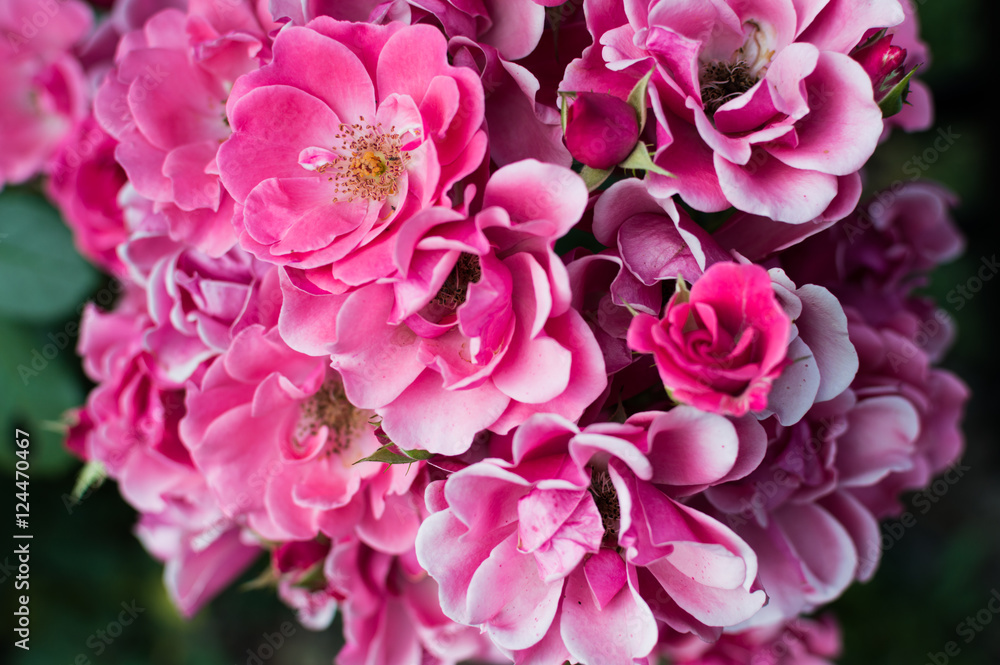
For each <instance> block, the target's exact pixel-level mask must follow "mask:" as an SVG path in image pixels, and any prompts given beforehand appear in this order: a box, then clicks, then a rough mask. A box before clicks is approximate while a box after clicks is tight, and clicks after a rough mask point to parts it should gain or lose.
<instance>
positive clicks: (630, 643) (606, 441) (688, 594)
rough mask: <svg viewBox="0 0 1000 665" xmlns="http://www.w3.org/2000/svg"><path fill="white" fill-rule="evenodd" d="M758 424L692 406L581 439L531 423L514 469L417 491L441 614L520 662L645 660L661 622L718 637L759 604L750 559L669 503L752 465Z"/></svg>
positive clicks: (715, 528)
mask: <svg viewBox="0 0 1000 665" xmlns="http://www.w3.org/2000/svg"><path fill="white" fill-rule="evenodd" d="M755 426H756V423H755V422H753V421H752V419H750V420H748V421H747V422H746V423H740V424H737V423H734V422H732V421H729V420H728V419H726V418H723V417H721V416H718V415H714V414H707V413H703V412H699V411H697V410H696V409H693V408H690V407H678V408H677V409H675V410H672V411H670V412H667V413H656V412H650V413H644V414H638V415H637V416H635V417H633V418H632V419H629V420H628V421H626V422H625V423H598V424H594V425H591V426H589V427H587V428H584V429H582V430H581V429H580V428H578V427H576V426H575V425H573V424H572V423H569V422H568V421H566V420H564V419H562V418H559V417H557V416H551V415H537V416H534V417H533V418H531V419H530V420H528V421H527V422H525V423H524V424H523V425H522V426H521V427H519V428H518V429H517V430H516V432H515V433H514V435H513V441H512V461H507V460H503V459H494V458H489V459H485V460H483V461H481V462H478V463H476V464H473V465H471V466H469V467H466V468H464V469H461V470H459V471H457V472H455V473H452V474H451V475H450V476H448V478H447V479H446V480H444V481H440V482H436V483H432V484H431V485H429V486H428V489H427V493H426V495H425V500H426V502H427V506H428V508H429V509H431V510H432V511H435V512H434V513H433V514H432V515H431V516H430V517H428V518H427V519H426V520H425V521H424V523H423V524H422V525H421V527H420V531H419V533H418V535H417V558H418V560H419V561H420V563H421V565H422V566H423V567H424V568H426V569H427V571H428V573H429V574H430V575H431V577H433V578H434V579H435V580H436V581H437V582H438V584H439V585H440V600H441V608H442V609H443V610H444V613H445V614H446V615H448V616H449V617H451V618H452V619H454V620H456V621H458V622H460V623H464V624H467V625H473V626H479V627H481V628H482V630H483V631H484V632H485V633H486V634H487V635H489V637H490V638H491V639H492V640H493V642H494V643H495V644H496V645H497V646H498V647H500V648H501V649H502V650H503V651H504V652H505V653H507V654H509V655H510V656H511V657H512V658H514V659H515V661H517V662H521V661H522V660H525V661H533V659H536V658H537V659H539V661H540V662H562V661H564V660H569V661H570V662H576V663H599V662H621V663H628V662H632V661H633V659H643V658H645V657H647V656H648V655H650V652H651V651H652V650H653V648H654V647H655V645H656V642H657V639H658V634H659V630H660V625H661V622H666V623H667V624H668V625H669V626H671V627H672V628H674V629H676V630H678V631H681V632H687V631H690V632H693V633H696V634H697V635H699V636H700V637H702V638H703V639H706V640H709V639H717V638H718V637H719V635H720V634H721V631H722V628H723V627H726V626H732V625H735V624H737V623H740V622H741V621H745V620H747V619H749V618H750V617H751V616H752V615H754V613H756V612H757V611H758V610H759V609H760V607H761V605H762V604H763V602H764V595H763V593H761V592H760V591H758V590H753V584H754V579H755V577H756V558H755V555H754V552H753V551H752V550H751V549H750V548H749V547H747V546H746V544H745V543H743V542H742V541H741V540H740V539H739V538H738V537H737V536H736V535H735V534H734V533H732V532H731V531H730V530H729V529H727V528H726V527H724V526H723V525H722V524H720V523H718V522H716V521H715V520H713V519H711V518H709V517H708V516H706V515H705V514H703V513H702V512H700V511H698V510H696V509H694V508H691V507H689V506H687V505H685V504H683V503H681V502H679V501H677V500H676V499H674V498H672V497H671V495H676V494H683V493H684V492H685V490H684V489H682V488H687V489H688V490H696V489H697V488H698V487H700V486H704V485H705V484H712V483H715V482H719V481H721V480H724V479H726V478H729V477H734V476H739V475H741V474H742V473H745V472H746V471H747V470H749V469H750V468H752V467H753V465H754V464H756V462H757V461H758V460H759V454H760V453H761V452H762V444H763V437H758V436H756V434H758V433H757V432H754V427H755ZM758 427H759V426H758ZM598 625H599V626H601V627H602V630H601V631H595V630H594V626H598ZM543 658H544V660H541V659H543Z"/></svg>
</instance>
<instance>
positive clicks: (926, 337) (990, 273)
mask: <svg viewBox="0 0 1000 665" xmlns="http://www.w3.org/2000/svg"><path fill="white" fill-rule="evenodd" d="M998 272H1000V261H997V256H996V254H993V255H992V256H982V257H980V260H979V267H978V269H977V270H976V271H975V274H973V275H972V276H971V277H969V278H968V279H966V280H964V281H962V282H959V283H958V284H956V285H955V286H954V287H952V288H951V290H949V291H948V295H947V296H945V301H946V302H947V303H948V304H949V305H951V307H952V309H953V310H954V311H956V312H958V311H961V310H962V308H964V307H965V306H966V305H967V304H968V303H969V301H971V300H972V299H973V298H975V297H976V295H977V294H978V293H979V292H980V291H982V290H983V287H984V286H985V285H986V284H987V283H988V282H990V281H991V280H992V279H993V278H994V277H995V276H996V274H997V273H998ZM951 327H952V317H951V315H950V314H949V313H948V312H946V311H945V310H943V309H938V310H935V311H934V312H933V313H932V314H931V315H930V316H929V317H927V318H925V319H923V320H922V321H920V322H919V323H918V324H917V329H916V331H915V332H914V333H913V337H912V338H910V339H908V340H907V341H906V344H904V345H903V346H902V348H901V349H900V350H898V351H897V350H893V351H890V352H889V353H888V354H887V355H886V360H887V361H888V362H889V366H890V367H891V368H892V370H893V371H896V370H898V369H899V367H900V366H902V365H904V364H906V363H908V362H910V361H911V360H913V359H914V358H916V357H918V355H920V352H921V351H922V350H924V349H926V348H928V347H930V346H931V344H932V343H933V342H934V340H935V339H936V338H937V335H938V334H939V333H941V332H943V331H944V330H945V329H948V328H951Z"/></svg>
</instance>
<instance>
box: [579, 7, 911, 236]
mask: <svg viewBox="0 0 1000 665" xmlns="http://www.w3.org/2000/svg"><path fill="white" fill-rule="evenodd" d="M903 17H904V14H903V9H902V7H901V6H900V5H899V3H898V2H897V1H896V0H885V1H884V2H878V3H869V2H862V1H860V0H853V1H848V2H819V3H811V4H801V3H794V2H792V1H791V0H781V1H778V2H749V3H737V2H730V1H728V0H726V1H724V2H712V3H696V4H691V3H687V2H683V1H682V0H641V1H640V2H635V3H630V4H629V5H628V9H627V10H626V9H624V8H623V7H622V6H621V4H620V3H617V2H612V1H611V0H595V1H594V2H591V3H588V13H587V22H588V27H589V28H590V32H591V34H592V35H593V39H594V43H593V45H592V46H590V47H589V48H588V49H587V51H585V52H584V55H583V57H582V58H581V59H579V60H577V61H574V62H573V63H572V64H571V65H570V66H569V68H568V69H567V72H566V77H565V78H564V81H563V88H564V89H568V90H595V91H601V92H608V93H611V94H615V95H618V96H621V97H624V96H625V95H627V94H628V92H629V90H631V88H632V87H633V85H634V84H635V83H636V81H638V80H639V79H640V78H641V77H642V76H643V75H645V74H646V73H647V72H649V71H650V70H653V72H654V75H653V79H652V82H651V87H650V91H649V95H650V102H651V105H652V108H653V112H654V117H655V120H656V156H655V161H656V164H658V165H659V166H661V167H663V168H665V169H666V170H668V171H670V172H672V173H673V174H675V175H676V176H677V177H676V178H668V177H666V176H662V175H657V174H651V175H650V176H649V178H650V187H651V188H652V189H653V191H654V193H656V194H657V195H658V196H669V195H670V194H673V193H679V194H680V195H681V197H682V198H683V199H684V200H685V201H686V202H687V203H688V204H690V205H691V206H692V207H694V208H696V209H698V210H704V211H718V210H723V209H725V208H728V207H730V206H733V207H735V208H737V209H738V210H741V211H744V212H747V213H751V214H755V215H762V216H765V217H769V218H771V219H774V220H778V221H780V222H784V223H788V224H803V223H806V222H809V221H811V220H813V219H816V218H821V217H823V216H824V214H825V211H827V210H828V209H829V208H830V207H831V206H833V205H835V202H836V199H837V198H838V192H839V190H840V189H841V188H842V187H849V188H850V189H851V191H852V192H854V193H855V195H857V194H859V193H860V191H859V190H857V188H856V187H854V186H853V183H854V182H855V181H856V177H857V176H856V175H855V173H856V172H857V171H858V169H860V168H861V166H862V165H863V164H864V163H865V161H867V159H868V158H869V157H870V156H871V154H872V152H873V151H874V149H875V146H876V144H877V143H878V139H879V136H880V134H881V133H882V128H883V121H882V112H881V110H880V109H879V107H878V105H877V104H876V103H875V100H874V98H873V91H872V83H871V80H870V79H869V77H868V75H867V74H866V73H865V70H864V69H863V68H862V66H861V65H860V64H858V62H856V61H855V60H853V59H851V58H850V57H849V56H848V55H847V54H848V52H849V51H850V50H851V49H852V48H854V46H856V45H857V44H858V42H859V41H860V40H861V38H862V37H863V36H864V35H865V33H866V32H867V31H868V30H869V29H870V28H879V27H889V26H893V25H896V24H898V23H900V22H901V21H902V20H903ZM854 203H856V199H855V201H853V202H851V203H850V204H849V205H850V206H852V205H853V204H854ZM837 205H838V207H839V208H841V209H843V208H844V206H840V205H839V204H837ZM847 210H849V207H848V208H847ZM847 210H844V214H846V212H847ZM827 216H829V215H827Z"/></svg>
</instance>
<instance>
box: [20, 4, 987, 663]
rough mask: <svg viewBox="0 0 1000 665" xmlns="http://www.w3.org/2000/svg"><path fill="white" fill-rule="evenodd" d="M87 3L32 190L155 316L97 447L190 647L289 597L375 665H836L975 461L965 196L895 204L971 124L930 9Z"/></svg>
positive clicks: (113, 346) (100, 343)
mask: <svg viewBox="0 0 1000 665" xmlns="http://www.w3.org/2000/svg"><path fill="white" fill-rule="evenodd" d="M32 7H33V6H32V5H31V4H30V3H29V2H28V1H27V0H12V1H10V2H6V3H4V4H3V6H2V8H0V27H3V28H4V34H7V33H8V32H9V30H13V31H15V32H11V33H10V34H19V33H17V32H16V30H19V29H20V27H19V26H21V25H22V19H23V18H24V17H25V16H30V13H31V12H32V11H34V10H33V9H32ZM60 7H61V11H60V13H59V14H58V16H57V17H56V18H55V19H53V23H52V25H51V26H50V29H48V30H46V31H45V32H44V38H43V37H41V36H39V37H36V38H33V39H19V40H13V41H11V40H7V39H6V38H5V39H4V40H3V43H2V44H0V84H2V85H0V125H3V126H4V127H5V128H9V127H12V126H13V127H16V128H17V131H16V132H13V133H9V132H6V131H5V133H4V136H3V138H0V188H3V187H4V186H14V185H18V184H19V183H23V182H25V181H27V180H28V179H30V178H32V177H34V176H36V175H40V176H41V177H43V178H45V184H44V191H45V192H46V193H47V194H48V196H49V197H50V199H51V200H52V202H53V203H54V204H55V205H56V206H57V207H58V209H59V210H60V212H61V213H62V215H63V217H64V218H65V220H66V223H67V225H68V226H69V227H70V229H71V230H72V233H73V237H74V241H75V243H76V246H77V247H78V249H79V251H80V252H81V253H82V254H84V255H85V256H86V257H87V258H88V259H90V260H91V261H92V262H94V263H95V264H96V265H97V266H98V267H100V268H101V269H102V270H104V271H105V272H108V273H111V274H113V275H114V276H115V279H116V282H115V283H116V284H117V286H119V287H120V289H118V292H119V296H118V297H117V300H116V301H115V302H114V303H113V304H111V305H109V306H108V307H104V308H98V307H96V306H94V305H91V306H88V307H87V309H86V310H85V311H84V312H83V318H82V323H81V328H80V330H81V334H80V337H79V343H78V347H77V350H78V352H79V354H80V356H81V357H82V358H83V367H84V371H85V372H86V374H87V376H88V377H89V378H90V379H91V380H92V381H94V382H95V383H96V387H94V388H93V390H92V391H91V393H90V395H89V397H88V398H87V400H86V403H85V404H84V405H83V406H82V407H81V408H79V409H78V410H76V411H75V412H74V414H73V415H74V419H73V422H74V425H73V426H72V427H71V428H70V430H69V435H68V446H69V448H70V449H71V450H72V451H73V452H74V453H75V454H76V455H78V456H79V457H81V458H82V459H84V460H86V461H87V462H89V463H90V464H91V465H92V466H94V467H99V468H100V469H101V470H102V471H103V472H104V473H105V474H106V475H107V476H109V477H110V478H112V479H114V480H115V481H116V482H117V483H118V487H119V489H120V491H121V494H122V496H123V497H124V498H125V499H126V501H128V502H129V503H130V504H131V505H133V506H134V507H135V508H136V510H137V511H138V512H139V513H140V517H139V520H138V526H137V529H136V533H137V534H138V536H139V538H140V539H141V541H142V543H143V544H144V545H145V547H146V548H147V549H148V550H149V552H150V553H151V554H152V555H153V556H154V557H156V558H157V559H160V560H162V561H163V562H164V563H165V583H166V585H167V588H168V590H169V593H170V598H171V599H172V600H173V601H174V603H175V604H176V606H177V608H178V610H179V611H180V612H181V613H182V614H183V615H185V616H191V615H193V614H194V613H196V612H197V611H198V610H199V608H200V607H202V606H203V605H204V604H205V603H208V602H210V601H211V599H212V598H213V597H214V596H215V595H217V594H218V593H219V592H221V591H222V590H223V589H224V588H226V587H227V586H229V585H230V584H231V583H232V582H233V581H234V580H236V579H237V578H238V577H239V576H240V575H241V574H243V573H244V572H245V571H247V570H254V571H257V572H262V573H263V575H264V576H265V577H266V579H268V580H269V581H270V582H273V586H274V587H275V589H276V590H277V593H278V595H279V596H280V598H281V600H282V601H283V602H285V603H287V604H288V605H289V606H291V607H292V608H293V609H294V610H295V612H296V615H297V617H298V620H299V621H300V622H301V623H302V624H303V625H305V626H306V627H308V628H310V629H313V630H320V629H326V628H327V627H328V626H329V625H331V623H332V622H333V621H334V619H335V617H337V616H338V615H339V616H340V624H338V625H341V626H342V627H343V630H344V635H345V642H344V643H345V646H344V647H343V650H342V651H341V652H340V654H339V655H338V656H337V662H338V663H341V664H342V665H424V664H427V663H435V664H442V665H443V664H449V665H450V664H454V663H458V662H459V661H468V660H472V661H476V662H491V663H493V662H495V663H510V662H513V663H517V664H518V665H563V663H566V662H569V663H571V664H574V665H576V664H579V665H656V664H657V663H660V662H662V659H668V660H669V661H670V662H675V663H679V664H684V665H723V664H725V665H729V664H733V665H735V664H738V663H770V664H774V665H777V664H781V665H821V664H826V663H829V662H831V659H833V658H834V657H836V656H837V655H838V654H839V652H840V650H841V643H840V629H839V628H838V626H837V624H836V622H835V619H834V618H833V617H832V615H829V614H822V615H814V613H816V612H817V611H818V610H820V609H822V608H824V607H825V606H826V605H827V604H828V603H830V602H832V601H833V600H835V599H836V598H838V597H839V596H840V595H841V594H843V593H844V591H845V590H846V589H848V588H849V587H850V585H851V584H853V583H854V582H855V581H866V580H868V579H870V578H871V576H872V575H874V573H875V571H876V568H877V567H878V564H879V559H880V554H881V550H880V540H879V535H880V532H879V529H880V527H879V521H880V520H882V519H885V518H888V517H892V516H894V515H897V514H899V512H900V510H901V505H900V503H899V496H900V494H901V493H903V492H906V491H911V490H919V489H921V488H923V487H926V486H927V485H928V484H929V483H931V482H933V480H934V478H935V477H936V476H937V475H938V474H941V473H943V472H945V471H946V470H948V469H949V468H950V467H951V466H952V465H954V464H955V463H956V462H958V460H959V458H960V456H961V454H962V451H963V445H964V444H963V437H962V433H961V429H960V425H961V421H962V415H963V409H964V406H965V403H966V401H967V399H968V396H969V391H968V389H967V388H966V387H965V385H964V384H963V382H962V381H961V380H960V379H958V378H957V377H956V376H954V375H952V374H951V373H950V372H949V371H947V370H945V369H943V368H941V367H940V366H939V364H940V361H941V359H942V357H943V355H944V353H945V351H946V350H947V348H948V346H949V345H950V344H951V342H952V340H953V338H954V330H953V326H952V325H951V323H950V321H947V317H943V316H937V315H936V314H935V313H936V312H937V305H936V304H935V303H934V302H933V301H932V300H930V299H929V298H928V297H927V296H926V295H923V294H922V293H918V292H917V289H918V288H920V287H922V286H924V284H925V283H926V281H927V275H928V274H929V272H930V271H931V270H933V269H934V268H936V267H937V266H938V265H940V264H942V263H945V262H947V261H949V260H951V259H953V258H954V257H956V256H957V255H958V254H959V253H960V252H961V250H962V248H963V244H964V241H963V239H962V237H961V235H960V234H959V232H958V231H957V228H956V226H955V224H954V222H953V220H952V218H951V209H952V208H953V207H954V206H955V205H956V203H957V200H956V198H955V196H954V195H953V194H952V193H951V192H949V191H947V190H946V189H944V188H943V187H940V186H938V185H936V184H934V183H930V182H924V181H920V182H914V183H909V184H907V185H905V186H904V187H902V188H894V189H893V190H892V191H891V196H888V197H882V196H879V195H877V194H876V195H875V196H874V198H873V199H871V200H867V194H870V193H866V192H863V187H862V182H863V180H862V173H861V171H862V169H863V167H864V166H865V164H866V163H867V162H868V160H869V159H870V158H871V156H872V154H873V153H874V152H875V151H876V149H877V148H878V146H879V144H880V141H882V140H884V139H885V138H886V137H887V136H888V134H889V133H890V131H891V130H893V129H895V130H896V131H897V132H900V131H911V130H916V129H922V128H926V127H927V126H929V124H930V122H931V118H932V112H933V109H932V107H931V105H930V97H929V93H928V91H927V88H926V86H924V85H923V84H922V83H920V82H919V81H918V80H917V79H916V78H911V77H910V75H911V74H912V73H913V69H914V67H915V66H916V65H917V64H920V63H922V62H924V61H925V60H926V55H927V54H926V46H925V45H924V44H923V42H921V41H920V38H919V26H918V24H917V22H916V18H915V14H914V11H913V7H912V6H911V5H910V4H909V3H908V2H900V0H811V1H804V0H767V1H765V0H699V1H697V2H691V1H684V0H582V1H577V2H573V3H563V2H560V0H441V1H438V0H420V1H418V0H395V1H392V2H387V1H386V2H383V1H381V0H367V1H364V0H355V1H351V2H339V1H334V0H301V1H300V0H272V1H271V2H267V1H265V0H260V1H257V0H187V1H186V2H185V1H183V0H180V1H167V0H116V2H115V3H114V5H113V7H112V10H111V12H110V13H107V12H102V13H101V14H100V16H101V18H100V19H99V20H98V21H97V24H96V25H95V24H94V16H93V15H92V14H93V13H92V12H91V11H90V9H89V7H88V6H87V5H85V4H84V3H82V2H81V1H80V0H65V1H64V2H61V3H60ZM8 29H9V30H8ZM557 33H558V34H557ZM911 93H912V94H911ZM900 106H901V108H897V107H900ZM863 194H865V195H866V201H865V202H861V201H862V195H863ZM927 321H932V322H934V326H932V328H933V329H929V328H928V326H927V325H926V322H927ZM771 486H773V487H774V488H776V489H773V491H771V489H768V490H767V491H766V492H765V491H762V489H761V488H763V487H768V488H771ZM777 644H780V645H782V646H781V650H780V653H779V651H778V649H777V647H776V646H775V645H777ZM331 655H332V654H331Z"/></svg>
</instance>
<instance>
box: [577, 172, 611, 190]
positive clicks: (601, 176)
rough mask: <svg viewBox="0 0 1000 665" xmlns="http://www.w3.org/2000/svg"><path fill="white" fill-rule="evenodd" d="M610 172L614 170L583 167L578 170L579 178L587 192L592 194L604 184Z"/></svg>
mask: <svg viewBox="0 0 1000 665" xmlns="http://www.w3.org/2000/svg"><path fill="white" fill-rule="evenodd" d="M612 171H614V169H595V168H591V167H589V166H584V167H583V168H582V169H580V177H581V178H583V182H584V184H586V185H587V191H588V192H593V191H595V190H596V189H597V188H598V187H600V186H601V185H603V184H604V181H605V180H607V179H608V176H610V175H611V172H612Z"/></svg>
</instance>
